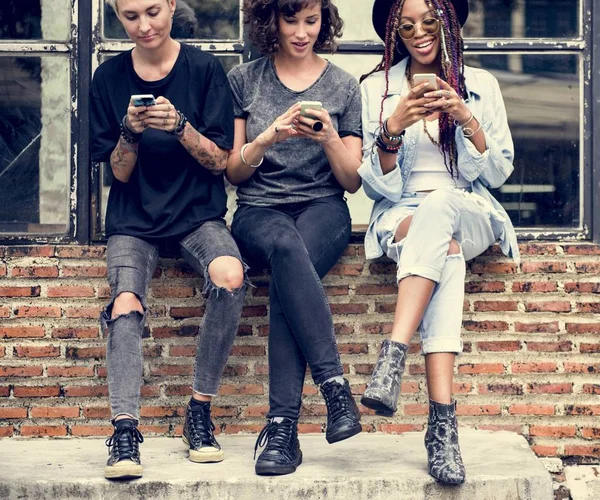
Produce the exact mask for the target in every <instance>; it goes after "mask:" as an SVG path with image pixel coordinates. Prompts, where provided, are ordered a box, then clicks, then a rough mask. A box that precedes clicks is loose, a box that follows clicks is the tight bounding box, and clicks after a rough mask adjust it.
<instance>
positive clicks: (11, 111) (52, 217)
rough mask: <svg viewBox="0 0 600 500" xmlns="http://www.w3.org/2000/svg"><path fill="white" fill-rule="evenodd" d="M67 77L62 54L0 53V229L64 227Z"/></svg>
mask: <svg viewBox="0 0 600 500" xmlns="http://www.w3.org/2000/svg"><path fill="white" fill-rule="evenodd" d="M69 77H70V71H69V60H68V58H67V57H61V56H55V55H54V56H44V57H10V56H3V57H0V200H2V202H1V203H0V233H21V234H27V233H29V234H64V233H66V232H67V230H68V221H69V186H70V182H69V179H70V167H69V166H70V164H71V161H70V157H71V155H70V154H69V148H70V128H71V127H70V121H71V100H70V91H71V89H70V85H69Z"/></svg>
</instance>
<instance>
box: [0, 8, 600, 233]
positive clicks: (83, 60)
mask: <svg viewBox="0 0 600 500" xmlns="http://www.w3.org/2000/svg"><path fill="white" fill-rule="evenodd" d="M241 3H242V2H241V0H240V31H241V35H240V36H241V39H240V40H184V41H185V42H186V43H189V44H190V45H193V46H196V47H199V48H201V49H202V50H205V51H207V52H210V53H213V54H215V55H232V54H238V55H240V56H241V60H242V62H247V61H250V60H252V59H255V58H256V57H258V56H259V55H258V53H257V51H256V50H255V48H254V47H252V45H251V44H250V43H249V41H248V38H247V33H246V30H245V28H244V26H243V23H242V20H241ZM103 4H104V0H91V1H81V0H72V3H71V16H72V17H71V19H72V21H71V25H72V30H71V39H70V40H68V41H66V42H65V41H61V42H55V41H52V40H30V41H28V40H0V55H7V54H10V55H15V56H19V55H24V56H36V55H39V56H43V55H44V54H49V53H60V54H68V57H69V67H70V72H71V74H70V89H71V99H70V101H71V134H70V140H71V144H70V152H71V155H70V165H69V172H70V180H71V185H70V202H69V203H70V205H69V209H70V217H69V225H68V231H67V233H66V234H64V235H56V236H52V235H51V236H45V235H41V236H40V235H26V234H23V235H8V234H0V244H44V243H48V244H53V243H54V244H55V243H79V244H89V243H97V242H102V241H105V238H104V236H103V234H102V233H101V232H100V230H99V229H100V216H101V213H100V204H99V197H98V196H99V193H100V178H99V177H100V175H99V174H100V169H99V164H92V162H91V161H90V154H89V148H90V136H89V127H88V126H87V124H89V92H90V86H91V77H92V73H93V71H94V70H95V69H96V68H97V66H98V65H99V64H100V59H101V57H102V56H103V55H104V54H111V53H119V52H121V51H123V50H128V49H130V48H132V47H133V43H131V42H128V41H118V40H111V39H106V40H104V39H103V38H102V36H101V33H102V29H101V28H102V26H101V23H102V19H101V15H102V8H103ZM106 8H110V7H108V6H107V7H106ZM579 9H580V10H579V24H580V31H579V36H578V37H575V38H568V39H558V38H557V39H551V38H522V39H518V38H494V39H490V38H466V39H465V52H467V53H480V52H485V53H489V52H493V53H499V54H505V53H520V54H532V53H540V52H543V53H557V52H558V53H570V54H576V55H579V56H580V57H579V60H580V61H581V63H580V64H579V76H580V79H581V80H580V81H581V83H582V84H581V86H580V97H581V102H580V118H581V122H580V193H581V199H580V214H581V216H580V218H581V219H580V226H579V227H578V228H569V229H561V228H559V227H556V228H544V229H536V228H519V229H517V236H518V238H519V240H534V241H535V240H539V239H546V240H563V239H564V240H570V241H573V240H591V241H594V242H596V243H599V242H600V189H593V186H594V185H599V186H600V118H599V119H598V120H597V121H596V120H594V117H595V116H598V117H600V72H597V74H594V72H593V69H594V68H596V69H600V15H596V16H594V12H595V11H594V2H593V1H592V0H581V2H580V5H579ZM596 10H597V11H598V12H597V13H598V14H600V5H599V6H597V7H596ZM490 40H493V41H492V42H491V43H490ZM338 52H339V53H340V54H365V53H368V54H382V53H383V44H382V43H381V42H376V41H367V42H365V41H342V42H341V43H340V44H339V49H338ZM586 75H590V76H589V78H586Z"/></svg>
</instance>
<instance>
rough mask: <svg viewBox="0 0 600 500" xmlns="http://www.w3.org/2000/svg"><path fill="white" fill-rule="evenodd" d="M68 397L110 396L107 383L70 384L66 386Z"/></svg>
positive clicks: (65, 390) (65, 391)
mask: <svg viewBox="0 0 600 500" xmlns="http://www.w3.org/2000/svg"><path fill="white" fill-rule="evenodd" d="M64 393H65V396H67V397H74V398H77V397H93V398H95V397H105V396H108V386H107V385H70V386H67V387H65V388H64Z"/></svg>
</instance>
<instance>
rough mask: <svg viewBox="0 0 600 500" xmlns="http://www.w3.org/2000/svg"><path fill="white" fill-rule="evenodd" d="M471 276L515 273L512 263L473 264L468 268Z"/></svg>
mask: <svg viewBox="0 0 600 500" xmlns="http://www.w3.org/2000/svg"><path fill="white" fill-rule="evenodd" d="M470 271H471V273H473V274H513V273H516V272H517V265H516V264H515V263H514V262H493V261H490V262H474V263H473V264H471V266H470Z"/></svg>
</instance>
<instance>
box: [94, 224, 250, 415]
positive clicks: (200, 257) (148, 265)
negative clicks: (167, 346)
mask: <svg viewBox="0 0 600 500" xmlns="http://www.w3.org/2000/svg"><path fill="white" fill-rule="evenodd" d="M179 245H180V247H181V254H182V256H183V258H184V259H185V260H186V261H187V263H188V264H189V265H190V266H191V267H192V268H194V270H195V271H196V272H197V273H199V274H200V275H201V276H203V277H204V288H203V295H204V296H205V297H206V310H205V313H204V318H203V322H202V326H201V328H200V331H199V334H198V341H197V352H196V362H195V368H194V382H193V389H194V391H196V392H199V393H201V394H205V395H211V396H214V395H216V394H217V391H218V388H219V382H220V380H221V376H222V374H223V370H224V368H225V364H226V363H227V358H228V357H229V352H230V351H231V346H232V345H233V341H234V339H235V336H236V333H237V330H238V326H239V321H240V316H241V311H242V306H243V304H244V295H245V289H246V278H244V283H243V285H242V286H241V287H240V288H238V289H235V290H233V291H231V292H230V291H228V290H226V289H224V288H219V287H217V286H216V285H215V284H214V283H213V282H212V281H211V280H210V277H209V274H208V266H209V264H210V263H211V262H212V261H213V260H214V259H216V258H217V257H222V256H230V257H235V258H237V259H238V260H239V261H240V262H242V258H241V256H240V253H239V250H238V247H237V245H236V243H235V241H234V240H233V238H232V236H231V234H230V233H229V230H228V229H227V227H226V226H225V223H224V222H223V221H220V220H216V221H208V222H205V223H204V224H202V226H200V227H199V228H198V229H197V230H196V231H194V232H193V233H191V234H189V235H188V236H186V237H185V238H183V239H182V240H181V241H180V242H179ZM158 249H159V247H158V245H155V244H152V243H148V242H147V241H145V240H142V239H140V238H136V237H133V236H126V235H115V236H111V237H110V238H109V239H108V244H107V266H108V281H109V284H110V290H111V301H110V303H109V304H108V306H107V307H106V308H105V309H104V311H103V312H102V314H101V317H100V321H101V324H102V329H103V331H104V332H105V335H106V334H108V345H107V349H106V361H107V368H108V391H109V399H110V406H111V415H112V418H115V417H116V416H118V415H123V414H125V415H129V416H132V417H134V418H136V419H138V418H139V400H140V388H141V385H142V381H143V358H142V334H143V331H144V324H145V320H146V311H147V302H146V297H147V294H148V286H149V284H150V279H151V278H152V274H153V273H154V268H155V267H156V262H157V259H158ZM242 265H243V267H244V275H245V272H246V266H245V265H244V264H242ZM123 292H131V293H134V294H135V295H136V296H137V297H138V299H139V300H140V302H141V304H142V306H143V308H144V314H141V313H139V312H137V311H133V312H130V313H128V314H122V315H119V316H117V317H116V318H112V319H111V313H112V307H113V303H114V300H115V299H116V298H117V297H118V296H119V294H121V293H123Z"/></svg>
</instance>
